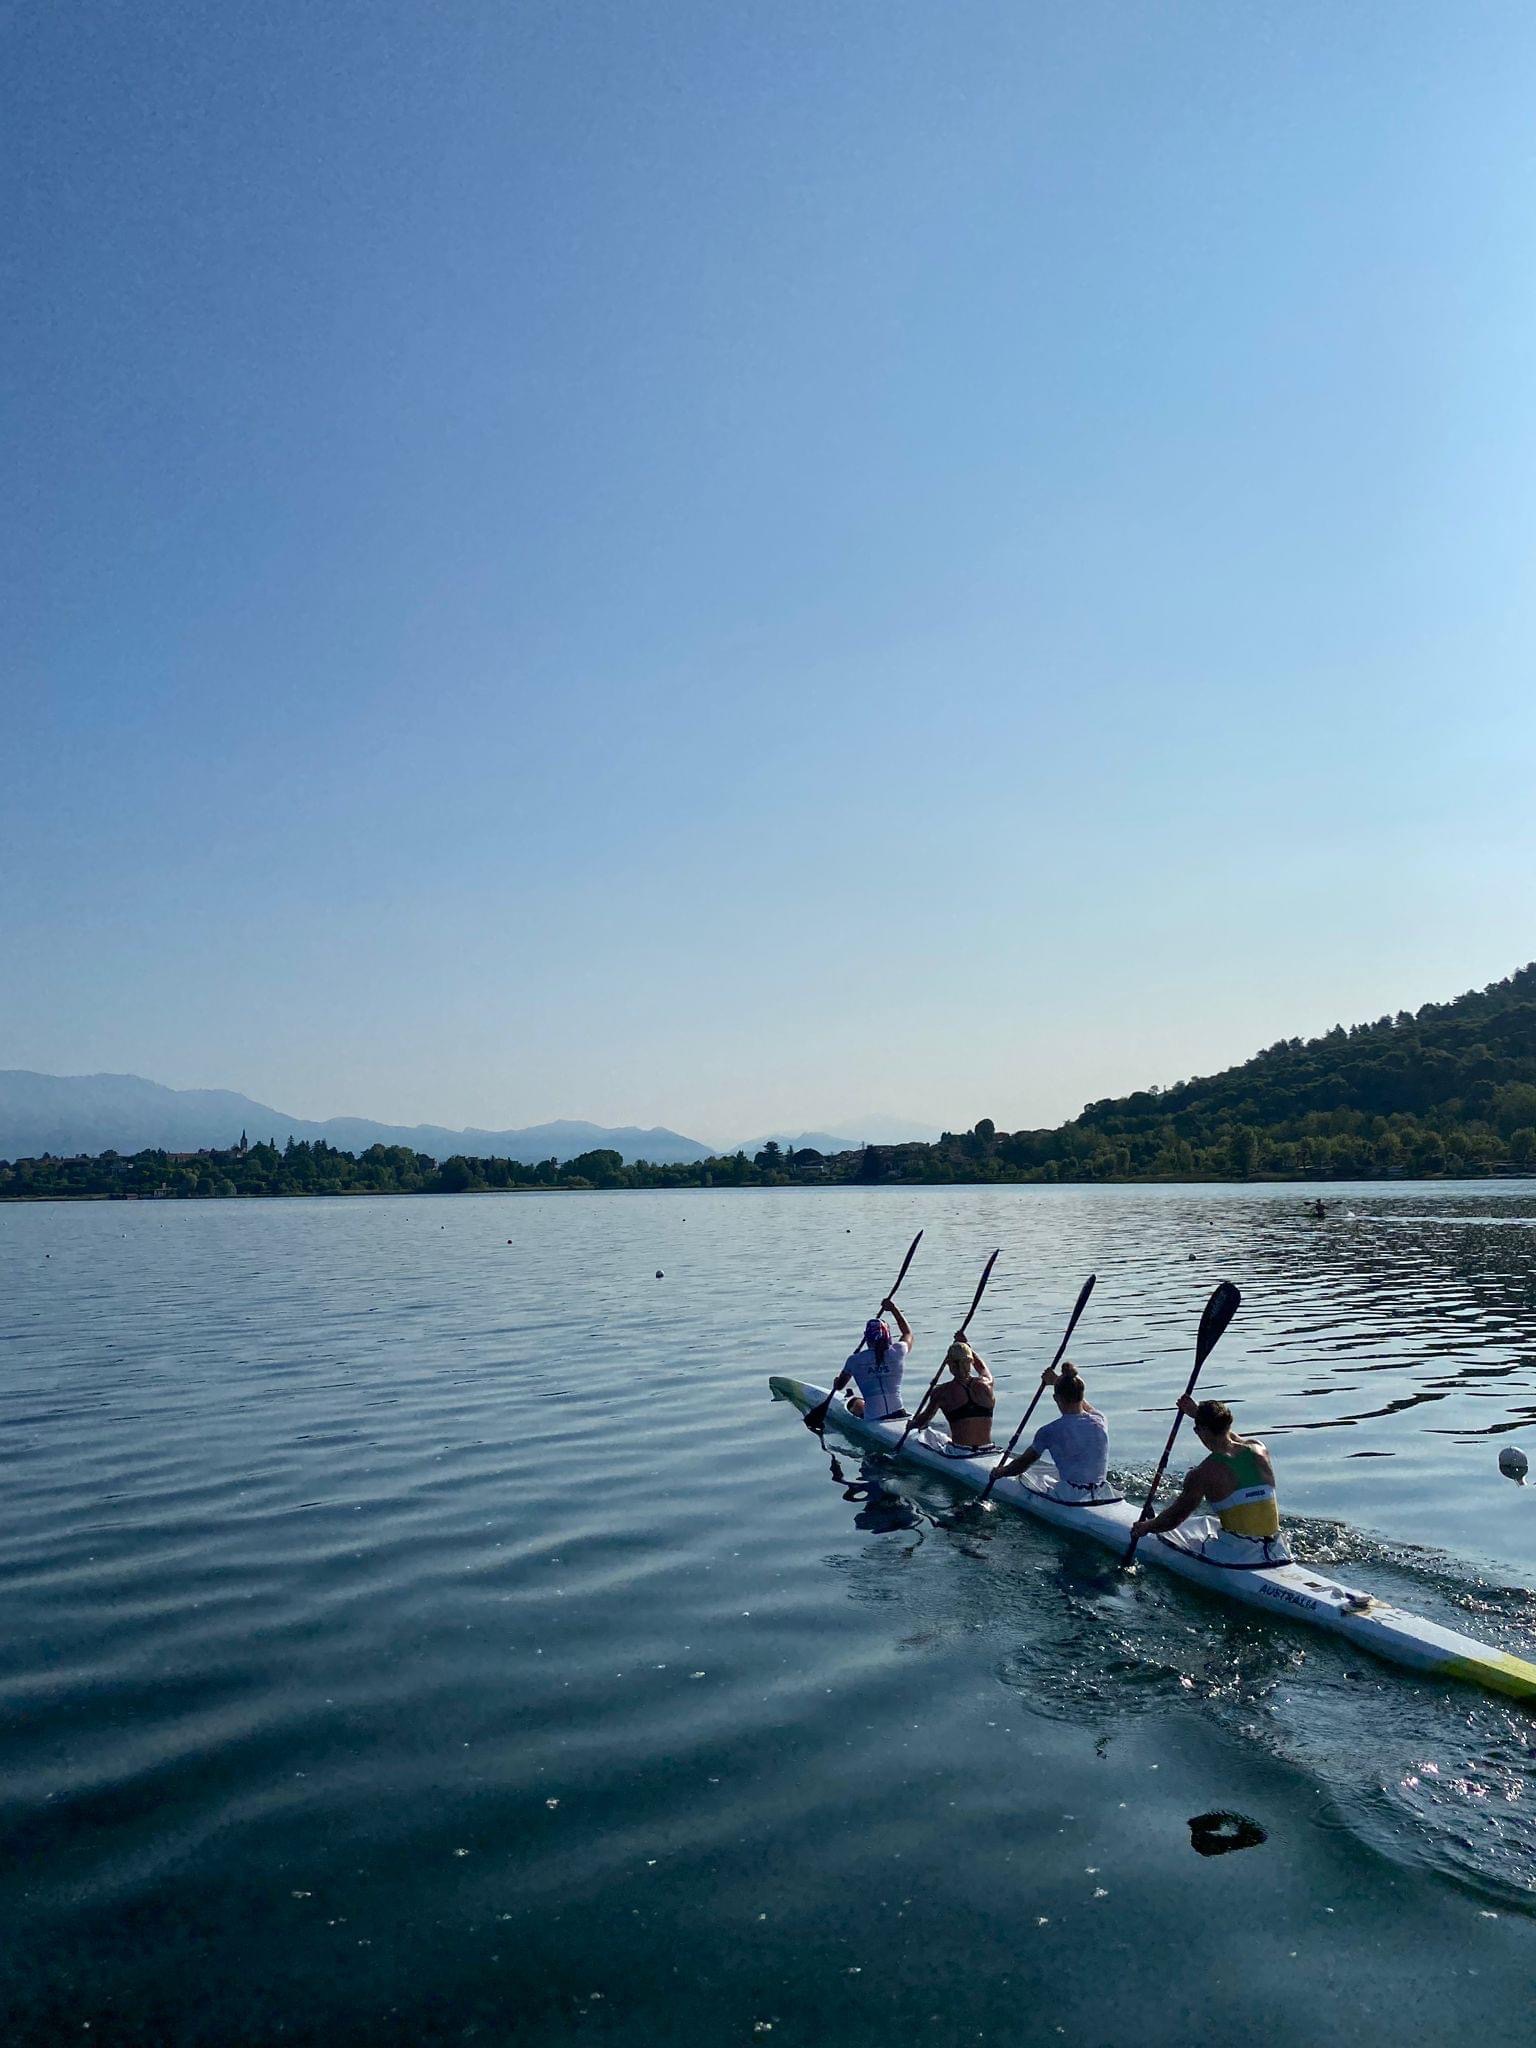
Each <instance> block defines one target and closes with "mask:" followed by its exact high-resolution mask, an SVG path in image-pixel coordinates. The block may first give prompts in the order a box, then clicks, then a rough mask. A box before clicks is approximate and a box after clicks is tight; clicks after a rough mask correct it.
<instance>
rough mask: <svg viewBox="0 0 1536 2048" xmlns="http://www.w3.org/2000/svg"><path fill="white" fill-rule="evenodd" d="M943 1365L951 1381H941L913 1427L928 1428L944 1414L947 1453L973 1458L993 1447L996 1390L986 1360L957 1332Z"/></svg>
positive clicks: (921, 1409)
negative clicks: (947, 1433)
mask: <svg viewBox="0 0 1536 2048" xmlns="http://www.w3.org/2000/svg"><path fill="white" fill-rule="evenodd" d="M944 1363H945V1365H947V1366H948V1368H949V1378H948V1379H947V1380H940V1382H939V1384H938V1385H937V1386H936V1387H935V1388H934V1390H933V1392H932V1393H931V1394H930V1395H929V1396H928V1398H927V1400H925V1401H924V1403H923V1405H922V1407H921V1408H919V1409H918V1411H917V1420H916V1422H915V1423H914V1424H913V1427H914V1428H915V1429H926V1428H927V1427H928V1425H929V1423H930V1422H932V1421H933V1420H934V1418H935V1417H936V1416H938V1415H940V1414H942V1415H943V1416H944V1418H945V1420H946V1421H947V1422H948V1424H949V1437H948V1440H947V1441H944V1442H943V1448H944V1450H945V1452H946V1453H947V1454H948V1455H949V1456H950V1457H954V1458H974V1457H975V1456H976V1455H977V1453H978V1452H980V1451H990V1450H992V1449H993V1448H994V1446H993V1443H992V1411H993V1409H994V1408H996V1406H997V1388H996V1387H995V1386H994V1385H993V1381H992V1374H991V1372H990V1371H989V1370H988V1367H987V1361H986V1360H985V1359H984V1358H980V1357H978V1356H977V1354H976V1353H975V1352H974V1351H973V1350H972V1349H971V1347H970V1345H969V1344H968V1343H967V1342H966V1341H965V1339H964V1337H962V1336H961V1335H960V1333H959V1332H958V1331H956V1333H955V1341H954V1343H953V1344H951V1345H950V1347H949V1349H948V1350H947V1351H946V1352H945V1354H944ZM941 1441H943V1440H941Z"/></svg>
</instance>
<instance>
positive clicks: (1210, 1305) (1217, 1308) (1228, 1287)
mask: <svg viewBox="0 0 1536 2048" xmlns="http://www.w3.org/2000/svg"><path fill="white" fill-rule="evenodd" d="M1242 1299H1243V1297H1242V1296H1241V1295H1240V1294H1239V1293H1238V1291H1237V1289H1236V1288H1235V1287H1234V1286H1233V1285H1232V1282H1231V1281H1230V1280H1223V1281H1222V1282H1221V1284H1220V1286H1219V1287H1217V1288H1216V1290H1215V1291H1214V1293H1213V1294H1212V1295H1211V1298H1210V1300H1209V1301H1208V1302H1207V1303H1206V1304H1205V1309H1204V1312H1203V1313H1202V1315H1201V1317H1200V1331H1199V1334H1198V1336H1197V1337H1196V1338H1195V1364H1194V1370H1193V1371H1192V1372H1191V1373H1190V1375H1189V1381H1188V1384H1187V1385H1186V1386H1185V1389H1184V1392H1183V1394H1182V1395H1181V1396H1180V1398H1179V1407H1178V1413H1177V1414H1176V1415H1175V1416H1174V1418H1173V1427H1172V1429H1170V1430H1169V1432H1168V1441H1167V1443H1165V1444H1164V1445H1163V1455H1162V1456H1161V1457H1160V1458H1159V1459H1158V1461H1157V1470H1156V1471H1155V1472H1154V1473H1153V1474H1152V1484H1151V1485H1150V1486H1149V1487H1148V1488H1147V1497H1146V1500H1145V1501H1144V1502H1143V1504H1142V1510H1141V1513H1140V1514H1139V1515H1138V1516H1137V1518H1136V1522H1135V1525H1134V1526H1133V1528H1132V1530H1131V1540H1130V1544H1129V1546H1128V1548H1127V1550H1126V1553H1125V1556H1124V1557H1123V1558H1122V1559H1121V1562H1122V1564H1130V1563H1131V1561H1132V1560H1133V1559H1134V1557H1135V1555H1136V1546H1137V1544H1138V1543H1139V1542H1140V1541H1141V1539H1142V1537H1143V1536H1145V1535H1147V1534H1148V1533H1149V1532H1150V1531H1151V1529H1152V1526H1153V1523H1154V1522H1160V1523H1162V1525H1163V1527H1164V1528H1170V1529H1171V1528H1172V1527H1173V1526H1174V1523H1173V1522H1172V1521H1165V1520H1164V1518H1163V1517H1162V1516H1161V1515H1156V1516H1154V1514H1153V1512H1152V1503H1153V1502H1154V1501H1155V1500H1156V1499H1157V1489H1158V1488H1159V1486H1161V1485H1162V1483H1163V1474H1164V1473H1165V1472H1166V1471H1167V1470H1168V1460H1169V1459H1170V1458H1171V1457H1172V1456H1173V1440H1174V1438H1175V1437H1176V1436H1177V1435H1178V1433H1179V1424H1180V1423H1181V1422H1182V1421H1183V1420H1184V1418H1185V1416H1186V1415H1191V1416H1193V1415H1196V1414H1198V1412H1199V1410H1198V1406H1197V1404H1196V1401H1195V1381H1196V1380H1197V1379H1199V1377H1200V1368H1201V1366H1202V1365H1204V1363H1205V1361H1206V1360H1207V1359H1208V1358H1209V1357H1210V1355H1211V1353H1212V1352H1213V1351H1214V1350H1215V1349H1216V1346H1217V1345H1218V1344H1219V1343H1220V1342H1221V1338H1222V1334H1223V1332H1224V1331H1225V1329H1226V1327H1227V1325H1228V1323H1230V1322H1231V1320H1232V1318H1233V1317H1234V1316H1235V1315H1236V1314H1237V1311H1238V1308H1239V1306H1240V1304H1241V1302H1242ZM1212 1405H1217V1404H1212ZM1227 1419H1228V1422H1229V1423H1230V1421H1231V1412H1230V1410H1229V1411H1227ZM1191 1476H1192V1477H1193V1475H1191ZM1188 1491H1189V1487H1188V1485H1186V1487H1185V1493H1187V1492H1188ZM1199 1497H1200V1498H1203V1493H1202V1495H1201V1496H1199ZM1183 1500H1184V1494H1183V1493H1181V1494H1180V1496H1179V1499H1178V1500H1177V1501H1175V1502H1174V1505H1173V1508H1172V1509H1170V1510H1169V1513H1170V1514H1173V1512H1174V1511H1175V1510H1176V1509H1177V1508H1178V1507H1179V1506H1180V1504H1181V1503H1182V1502H1183ZM1195 1504H1196V1503H1195V1502H1194V1501H1191V1503H1190V1505H1189V1506H1188V1507H1186V1508H1185V1509H1184V1515H1188V1514H1189V1513H1191V1512H1192V1511H1193V1508H1194V1506H1195ZM1178 1519H1179V1520H1183V1515H1181V1516H1179V1518H1178Z"/></svg>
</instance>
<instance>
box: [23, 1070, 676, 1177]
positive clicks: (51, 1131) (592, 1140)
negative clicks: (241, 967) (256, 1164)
mask: <svg viewBox="0 0 1536 2048" xmlns="http://www.w3.org/2000/svg"><path fill="white" fill-rule="evenodd" d="M242 1131H244V1132H246V1134H247V1135H248V1136H249V1138H250V1140H251V1142H252V1143H253V1144H254V1143H255V1142H256V1141H257V1139H259V1138H275V1139H276V1140H277V1142H278V1143H279V1144H280V1145H281V1144H285V1143H286V1142H287V1140H288V1139H289V1138H307V1139H310V1140H313V1139H316V1138H323V1139H324V1140H325V1142H326V1143H327V1144H328V1145H335V1146H336V1147H337V1148H338V1149H339V1150H341V1151H344V1152H362V1151H365V1150H366V1149H367V1148H368V1146H370V1145H409V1146H410V1147H411V1149H412V1150H413V1151H415V1152H427V1153H430V1154H431V1156H432V1157H433V1158H434V1159H448V1158H451V1157H452V1155H453V1154H454V1153H456V1152H464V1153H468V1154H470V1155H471V1156H477V1157H482V1158H491V1157H493V1158H500V1159H520V1160H523V1161H524V1162H526V1163H529V1164H532V1163H533V1162H535V1161H537V1160H540V1159H551V1158H554V1159H573V1158H575V1156H576V1154H577V1153H578V1152H590V1151H593V1150H595V1149H597V1148H598V1147H608V1148H610V1149H611V1150H613V1151H615V1152H619V1153H621V1154H622V1155H623V1157H624V1159H625V1160H626V1161H629V1160H635V1159H651V1160H654V1161H655V1162H656V1163H657V1164H658V1165H670V1164H673V1163H675V1162H678V1161H687V1160H693V1159H707V1158H708V1157H709V1156H710V1154H711V1152H712V1151H713V1150H714V1148H713V1147H712V1146H710V1145H701V1144H700V1143H699V1141H698V1140H697V1139H696V1138H685V1137H682V1136H681V1135H680V1134H679V1133H678V1132H676V1131H668V1130H662V1129H657V1130H637V1129H635V1128H634V1127H633V1126H625V1127H624V1128H622V1129H619V1130H611V1129H609V1128H608V1127H607V1126H605V1125H602V1124H587V1123H568V1122H559V1123H549V1124H532V1125H529V1126H527V1127H525V1128H524V1129H522V1130H515V1131H482V1130H463V1131H453V1130H448V1129H446V1128H444V1127H443V1126H442V1125H440V1124H413V1125H405V1124H380V1123H373V1122H371V1121H369V1120H368V1119H367V1118H364V1117H353V1116H337V1117H330V1118H328V1119H327V1120H326V1121H325V1122H323V1123H316V1122H314V1121H313V1120H312V1119H310V1118H307V1117H300V1116H290V1115H289V1114H288V1113H287V1111H286V1110H281V1109H273V1108H271V1107H269V1106H268V1105H267V1104H266V1103H263V1102H253V1101H252V1100H251V1098H250V1096H248V1095H236V1094H234V1093H232V1092H231V1091H229V1090H228V1089H224V1088H162V1087H161V1086H160V1085H159V1083H158V1082H155V1081H145V1080H142V1079H141V1078H140V1077H139V1076H138V1075H137V1074H32V1073H27V1072H24V1071H22V1070H19V1069H12V1070H10V1071H8V1072H5V1071H0V1159H27V1158H32V1159H35V1158H37V1157H39V1156H40V1155H41V1154H42V1153H44V1152H52V1153H55V1154H62V1155H68V1154H72V1153H77V1152H89V1153H97V1152H105V1151H108V1150H110V1151H114V1152H142V1151H144V1150H145V1149H147V1148H148V1147H150V1146H159V1147H163V1148H164V1149H165V1150H166V1151H167V1152H196V1151H199V1150H200V1149H202V1148H203V1147H205V1146H227V1145H233V1144H235V1143H237V1142H238V1140H239V1137H240V1133H241V1132H242Z"/></svg>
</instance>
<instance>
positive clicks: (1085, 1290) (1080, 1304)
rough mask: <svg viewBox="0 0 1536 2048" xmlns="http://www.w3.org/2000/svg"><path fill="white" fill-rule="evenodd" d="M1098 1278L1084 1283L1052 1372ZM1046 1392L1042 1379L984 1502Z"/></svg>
mask: <svg viewBox="0 0 1536 2048" xmlns="http://www.w3.org/2000/svg"><path fill="white" fill-rule="evenodd" d="M1098 1277H1099V1276H1098V1274H1097V1273H1090V1274H1089V1275H1088V1278H1087V1279H1086V1280H1085V1281H1084V1282H1083V1285H1082V1289H1081V1291H1080V1292H1079V1294H1078V1297H1077V1306H1076V1308H1074V1309H1073V1311H1072V1316H1071V1320H1070V1321H1069V1322H1068V1324H1067V1334H1066V1335H1065V1336H1064V1337H1063V1338H1062V1340H1061V1342H1060V1343H1059V1344H1058V1345H1057V1346H1056V1356H1055V1357H1054V1358H1053V1359H1052V1360H1051V1363H1050V1367H1049V1370H1050V1371H1051V1372H1054V1371H1055V1370H1056V1368H1057V1366H1058V1365H1060V1363H1061V1361H1062V1359H1063V1358H1064V1357H1065V1356H1066V1350H1067V1346H1068V1345H1069V1344H1070V1343H1071V1342H1072V1332H1073V1331H1074V1330H1075V1329H1076V1328H1077V1324H1078V1318H1079V1317H1080V1316H1081V1315H1082V1313H1083V1310H1084V1309H1085V1308H1086V1307H1087V1306H1088V1297H1089V1295H1090V1294H1092V1292H1093V1283H1094V1282H1095V1280H1097V1279H1098ZM1044 1392H1045V1380H1044V1379H1043V1378H1042V1379H1041V1381H1040V1384H1039V1386H1038V1387H1036V1389H1035V1391H1034V1395H1033V1397H1032V1399H1031V1400H1030V1404H1029V1406H1028V1407H1027V1408H1026V1409H1025V1410H1024V1420H1023V1421H1022V1422H1021V1423H1020V1424H1019V1426H1018V1428H1017V1429H1016V1430H1015V1431H1014V1432H1013V1435H1012V1436H1011V1437H1009V1439H1008V1448H1007V1450H1005V1451H1004V1452H1003V1455H1002V1456H1001V1457H1000V1458H999V1459H998V1461H997V1463H996V1464H995V1465H994V1466H993V1467H992V1470H991V1471H990V1472H989V1473H988V1474H987V1483H986V1485H985V1486H984V1487H983V1488H982V1489H981V1499H982V1500H983V1501H985V1500H986V1498H987V1496H988V1494H989V1493H990V1492H991V1491H992V1488H993V1486H994V1485H995V1484H996V1483H997V1475H998V1473H999V1472H1000V1471H1001V1470H1002V1468H1003V1466H1004V1465H1006V1464H1007V1462H1008V1460H1009V1459H1010V1458H1011V1457H1012V1456H1013V1449H1014V1445H1015V1444H1016V1443H1017V1442H1018V1440H1019V1438H1020V1437H1021V1436H1022V1435H1023V1434H1024V1432H1025V1430H1026V1429H1027V1428H1028V1427H1029V1418H1030V1417H1031V1415H1033V1414H1034V1412H1035V1409H1036V1408H1037V1407H1038V1406H1039V1403H1040V1396H1041V1395H1042V1394H1043V1393H1044Z"/></svg>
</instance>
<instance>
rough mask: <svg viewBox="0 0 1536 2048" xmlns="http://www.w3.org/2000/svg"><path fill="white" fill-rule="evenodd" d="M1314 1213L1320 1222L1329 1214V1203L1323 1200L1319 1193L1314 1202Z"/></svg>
mask: <svg viewBox="0 0 1536 2048" xmlns="http://www.w3.org/2000/svg"><path fill="white" fill-rule="evenodd" d="M1312 1214H1313V1215H1314V1216H1315V1217H1316V1218H1317V1220H1318V1222H1319V1223H1321V1222H1322V1220H1323V1218H1324V1217H1325V1216H1326V1215H1327V1214H1328V1209H1327V1205H1326V1203H1325V1202H1324V1201H1323V1198H1322V1196H1321V1195H1319V1196H1318V1198H1317V1200H1316V1201H1315V1202H1314V1203H1313V1204H1312Z"/></svg>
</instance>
